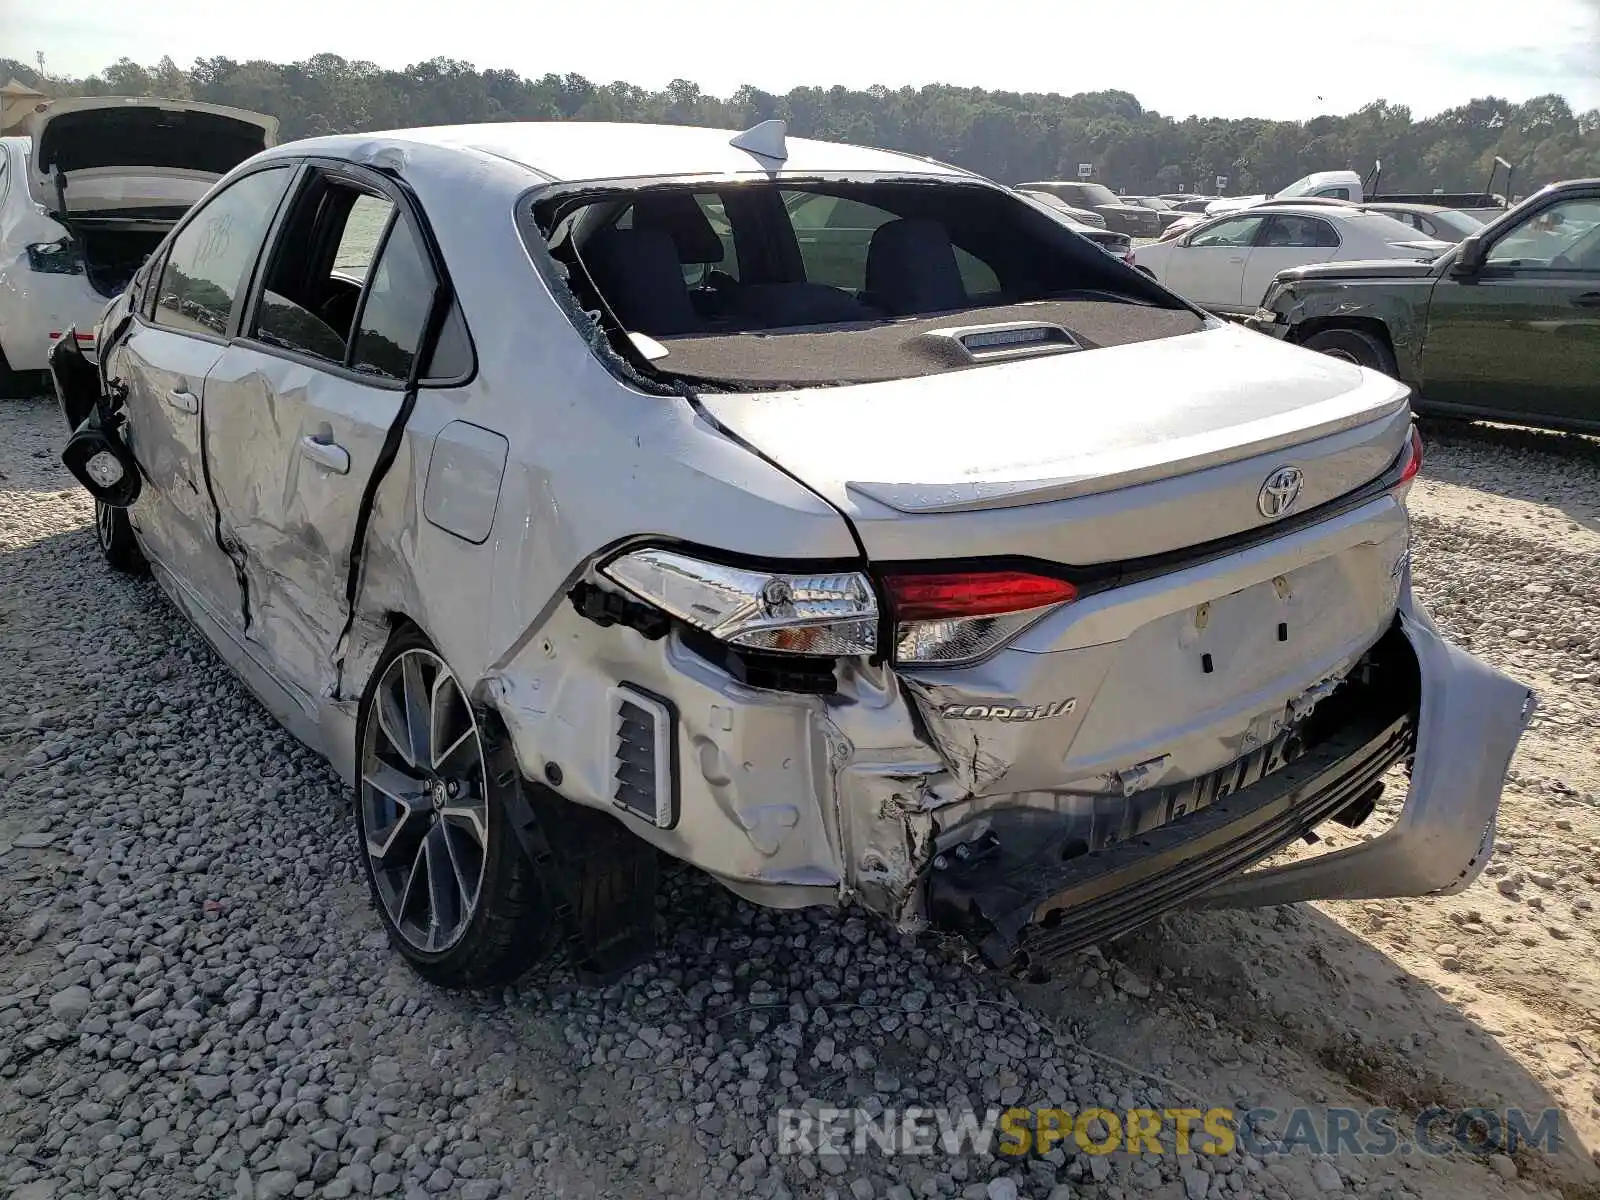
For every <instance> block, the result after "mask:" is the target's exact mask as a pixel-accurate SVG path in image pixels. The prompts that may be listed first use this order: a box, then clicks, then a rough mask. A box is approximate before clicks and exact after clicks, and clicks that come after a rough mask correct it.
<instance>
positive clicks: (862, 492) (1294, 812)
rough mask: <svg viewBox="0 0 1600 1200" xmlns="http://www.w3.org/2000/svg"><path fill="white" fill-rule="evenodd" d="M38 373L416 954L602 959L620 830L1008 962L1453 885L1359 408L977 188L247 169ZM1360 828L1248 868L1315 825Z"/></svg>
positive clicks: (1450, 712) (417, 164) (1489, 806)
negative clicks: (322, 782) (1144, 927)
mask: <svg viewBox="0 0 1600 1200" xmlns="http://www.w3.org/2000/svg"><path fill="white" fill-rule="evenodd" d="M99 336H100V346H101V354H100V362H99V364H98V365H93V364H90V363H89V362H88V361H86V360H85V359H84V357H83V356H82V355H81V353H79V351H78V349H77V346H76V343H75V342H73V341H72V340H70V339H64V340H63V341H62V342H61V343H60V344H59V345H58V347H57V349H56V350H55V351H54V352H53V353H52V367H53V370H54V373H55V378H56V385H57V389H58V397H59V399H60V402H61V405H62V409H63V413H64V415H65V416H66V418H67V420H68V422H69V424H70V425H71V427H72V428H73V429H74V430H75V432H74V433H73V435H72V437H71V439H70V440H69V442H68V443H67V445H66V448H65V450H64V452H63V457H64V459H65V461H66V462H67V464H68V465H69V466H70V467H71V468H72V470H73V472H74V474H75V475H76V476H77V477H78V478H79V480H80V481H81V482H82V483H83V484H84V486H85V487H86V488H88V489H89V490H90V491H91V492H92V493H93V494H94V495H95V497H96V500H97V511H98V515H99V519H98V521H97V523H96V528H97V531H98V534H99V537H100V541H101V545H102V547H103V549H104V552H105V555H106V557H107V559H109V560H110V562H111V564H112V565H113V566H115V567H118V568H122V569H127V570H140V569H144V568H146V567H148V569H150V570H152V571H153V572H154V574H155V577H156V579H157V580H158V581H159V583H160V585H161V587H162V588H163V589H164V590H165V591H166V593H167V594H168V595H169V596H170V597H171V598H172V600H173V601H174V602H175V603H176V605H177V606H178V607H179V608H180V609H181V610H182V611H183V612H184V613H185V614H187V616H188V617H189V619H190V620H192V621H193V622H194V624H195V625H196V626H197V627H198V628H199V629H200V630H201V631H202V632H203V633H204V635H205V636H206V637H207V638H208V639H209V640H210V641H211V642H212V643H213V644H214V645H215V646H216V648H217V650H218V652H219V653H220V654H221V655H222V656H223V657H224V658H225V659H226V660H227V661H228V662H229V663H230V664H231V665H232V666H233V668H234V669H235V670H236V671H238V673H239V674H240V675H241V676H242V677H243V678H244V680H245V681H246V683H247V684H248V685H249V686H250V687H251V688H252V689H253V690H254V692H255V693H256V695H257V696H258V697H259V698H260V699H261V701H262V703H263V704H265V705H266V706H267V707H268V708H269V709H270V710H271V711H272V712H273V713H274V714H276V715H277V717H278V718H279V719H280V720H281V721H282V722H283V723H284V724H285V725H286V726H287V727H288V728H289V729H290V730H291V731H293V732H294V733H295V734H296V735H298V736H299V737H300V738H302V739H303V740H304V741H306V742H307V743H309V744H310V745H311V746H313V747H315V748H316V749H318V750H319V751H321V752H322V753H323V754H325V755H326V756H327V757H328V758H329V759H330V760H331V761H332V762H333V764H334V765H335V766H336V767H337V769H338V770H339V771H340V772H341V773H342V774H343V775H344V776H345V777H346V778H347V779H348V780H349V781H350V782H351V784H352V785H353V788H354V795H355V801H354V806H353V807H354V815H353V824H354V827H355V830H356V834H357V836H356V839H355V843H354V844H355V848H356V853H357V854H358V855H359V857H360V860H361V862H362V863H363V864H364V867H365V870H366V873H367V876H368V878H369V880H370V882H371V887H372V892H373V896H374V898H375V902H376V907H377V910H378V912H379V914H380V915H381V919H382V921H383V922H384V925H385V926H386V928H387V930H388V932H389V935H390V937H391V939H392V941H393V943H394V945H395V946H396V947H397V949H398V950H399V952H400V953H402V954H403V955H404V956H405V957H406V958H407V959H408V960H409V961H410V962H411V963H412V964H413V965H414V966H415V967H416V968H417V969H418V970H419V971H420V972H421V973H422V974H424V975H425V976H426V977H428V978H430V979H433V980H435V981H438V982H440V983H444V984H456V985H461V984H479V983H486V982H490V981H494V980H501V979H505V978H508V977H511V976H514V975H516V974H517V973H518V972H520V971H521V970H522V969H524V968H525V967H526V966H527V965H528V964H529V963H530V962H532V961H533V960H534V959H535V958H537V957H538V956H540V955H541V954H543V953H546V952H547V951H549V950H550V949H551V948H552V947H553V946H554V945H557V944H560V945H564V946H565V947H566V948H567V949H568V951H569V952H570V953H571V954H572V955H573V956H574V957H575V958H576V959H577V960H578V962H579V963H580V964H581V965H583V966H584V967H586V968H587V969H590V970H592V971H594V972H596V973H599V974H604V973H607V972H610V971H614V970H616V969H618V968H619V967H622V966H625V965H627V964H628V963H630V962H633V961H636V960H637V959H638V957H639V956H640V955H641V954H645V953H647V952H648V951H649V948H650V939H651V936H652V930H653V928H654V925H653V917H654V913H655V906H654V904H653V894H654V888H655V881H656V875H655V864H656V861H657V857H656V855H657V851H658V850H659V851H664V852H666V853H668V854H671V855H674V856H676V857H677V858H680V859H684V860H687V861H688V862H690V863H692V864H694V865H695V866H697V867H699V868H701V869H703V870H705V871H707V872H709V873H711V874H712V875H713V876H715V877H716V878H717V879H718V880H720V881H721V882H723V883H724V884H725V885H726V886H728V887H729V888H731V889H733V890H734V891H735V892H737V893H739V894H740V895H743V896H746V897H749V898H750V899H752V900H754V901H756V902H759V903H762V904H767V905H775V906H798V905H811V904H830V905H836V904H841V903H844V902H856V903H859V904H861V905H864V906H865V907H867V908H869V909H871V910H873V911H875V912H876V913H878V914H880V915H881V916H882V917H883V918H885V919H886V920H888V921H890V922H893V923H894V924H896V925H897V926H899V927H901V928H903V929H917V928H923V927H927V926H929V925H934V926H937V927H942V928H946V929H952V930H957V931H960V932H962V933H964V934H965V935H967V936H968V937H970V938H971V939H972V940H973V942H974V943H975V944H976V945H977V946H978V947H979V948H980V950H981V951H982V953H983V954H984V955H985V956H986V957H987V958H988V959H989V960H990V961H991V962H994V963H996V964H1004V965H1007V966H1010V967H1022V966H1028V967H1046V966H1048V964H1049V963H1050V962H1051V961H1053V960H1055V959H1056V958H1058V957H1059V956H1060V955H1062V954H1064V953H1066V952H1068V951H1070V950H1072V949H1074V948H1076V947H1080V946H1082V945H1084V944H1087V943H1089V942H1094V941H1099V940H1101V939H1103V938H1109V937H1114V936H1117V935H1118V934H1120V933H1123V932H1125V931H1127V930H1130V929H1132V928H1134V927H1136V926H1138V925H1140V924H1142V923H1144V922H1146V921H1148V920H1150V919H1151V918H1153V917H1155V916H1156V915H1158V914H1159V913H1161V912H1163V911H1165V910H1166V909H1168V908H1170V907H1172V906H1174V905H1177V904H1182V903H1190V902H1202V903H1208V904H1256V903H1282V902H1287V901H1294V900H1299V899H1305V898H1312V897H1355V896H1379V895H1414V894H1423V893H1433V892H1441V891H1449V890H1452V889H1457V888H1460V887H1464V886H1465V885H1466V884H1467V883H1468V882H1469V881H1470V880H1471V879H1473V878H1474V877H1475V876H1476V875H1477V873H1478V872H1479V871H1480V870H1482V868H1483V865H1484V863H1485V860H1486V859H1487V857H1488V855H1489V852H1490V848H1491V846H1492V844H1493V830H1494V819H1495V812H1496V809H1497V806H1498V803H1499V797H1500V791H1501V787H1502V784H1503V780H1504V776H1505V772H1506V768H1507V764H1508V762H1509V760H1510V757H1511V754H1512V751H1513V749H1514V748H1515V746H1516V744H1517V741H1518V738H1519V737H1520V735H1521V731H1522V729H1523V726H1524V723H1525V721H1526V719H1527V716H1528V714H1529V712H1530V711H1531V708H1532V704H1533V699H1532V696H1531V694H1530V693H1529V691H1528V689H1527V688H1525V687H1524V686H1522V685H1521V684H1519V683H1516V682H1514V681H1512V680H1510V679H1508V678H1506V677H1504V676H1502V675H1500V674H1498V673H1496V672H1495V671H1493V670H1491V669H1490V668H1488V667H1487V666H1484V665H1483V664H1481V663H1479V662H1477V661H1476V660H1475V659H1473V658H1472V657H1471V656H1469V655H1468V654H1466V653H1465V652H1463V651H1462V650H1460V649H1458V648H1456V647H1454V646H1452V645H1450V644H1449V643H1447V642H1445V641H1444V640H1443V639H1442V638H1441V636H1440V635H1439V633H1438V632H1437V630H1435V628H1434V627H1433V625H1432V624H1431V623H1430V622H1429V620H1428V618H1427V616H1426V615H1425V614H1424V612H1423V611H1422V610H1421V609H1420V608H1419V607H1418V606H1417V604H1416V602H1415V601H1414V599H1413V598H1412V595H1411V586H1410V570H1409V545H1410V529H1409V524H1408V521H1407V516H1406V508H1405V497H1406V493H1407V490H1408V488H1409V485H1410V481H1411V479H1412V477H1413V476H1414V475H1415V473H1416V471H1417V468H1418V466H1419V465H1420V463H1421V445H1420V442H1419V441H1418V439H1417V437H1416V435H1415V432H1414V431H1413V427H1412V421H1411V413H1410V409H1409V405H1408V398H1407V394H1406V391H1405V389H1404V388H1403V387H1402V386H1401V385H1400V384H1398V383H1396V382H1394V381H1393V380H1391V379H1388V378H1386V377H1384V376H1382V375H1378V374H1375V373H1372V372H1370V371H1366V370H1363V369H1362V368H1360V367H1357V366H1354V365H1352V364H1350V363H1345V362H1339V361H1336V360H1334V359H1331V358H1328V357H1326V356H1324V355H1321V354H1316V353H1313V352H1311V351H1307V350H1303V349H1300V348H1298V347H1294V346H1290V345H1285V344H1282V343H1280V342H1277V341H1274V340H1273V339H1270V338H1264V337H1261V336H1259V335H1258V334H1255V333H1251V332H1248V331H1246V330H1243V329H1239V328H1235V327H1231V326H1228V325H1225V324H1223V323H1222V322H1220V321H1218V320H1217V319H1215V318H1212V317H1209V316H1207V315H1205V314H1204V313H1202V312H1200V311H1198V310H1197V309H1195V308H1193V307H1191V306H1190V305H1189V304H1188V303H1187V302H1185V301H1184V300H1181V299H1179V298H1178V297H1177V296H1175V295H1173V294H1172V293H1171V292H1169V291H1167V290H1165V289H1163V288H1162V287H1161V286H1159V285H1158V284H1157V283H1156V282H1155V281H1153V280H1151V279H1149V278H1148V277H1147V276H1145V275H1143V274H1141V273H1139V272H1137V271H1135V270H1133V269H1132V268H1130V267H1128V266H1127V265H1125V264H1123V263H1121V262H1119V261H1117V260H1116V259H1115V258H1113V257H1111V256H1110V255H1107V254H1105V253H1103V252H1102V251H1101V250H1100V249H1098V248H1097V247H1096V246H1095V245H1094V244H1093V243H1091V242H1088V241H1086V240H1084V239H1083V238H1082V237H1080V236H1078V235H1077V234H1076V233H1074V232H1072V231H1071V230H1069V229H1067V228H1066V227H1065V226H1064V225H1063V224H1062V223H1061V222H1060V221H1058V220H1056V219H1054V218H1053V217H1052V216H1050V215H1048V214H1047V213H1046V212H1044V211H1042V210H1040V209H1039V208H1038V207H1037V206H1035V205H1033V204H1031V203H1029V202H1028V201H1026V200H1024V199H1022V198H1020V197H1018V196H1016V195H1015V194H1013V193H1011V192H1009V191H1008V190H1006V189H1004V188H1002V187H999V186H998V185H996V184H992V183H990V182H988V181H987V180H984V179H981V178H978V177H976V176H973V175H970V174H968V173H966V172H963V171H961V170H958V169H956V168H953V167H949V166H945V165H942V164H939V163H934V162H930V161H927V160H924V159H920V158H914V157H910V156H906V155H901V154H891V153H886V152H882V151H877V150H867V149H860V148H855V147H850V146H838V145H829V144H825V143H820V142H811V141H802V140H798V139H790V138H788V137H787V136H786V134H785V131H784V129H783V126H782V125H781V124H780V123H777V122H772V123H767V124H763V125H760V126H757V127H756V128H754V129H752V130H748V131H745V132H743V133H734V132H732V131H716V130H709V129H682V128H664V127H649V126H638V125H628V126H622V125H617V126H610V125H586V124H576V123H570V124H495V125H481V126H468V127H458V128H446V129H417V130H404V131H398V132H388V133H372V134H360V135H350V136H340V137H331V138H319V139H315V140H311V141H303V142H297V143H294V144H291V145H287V146H281V147H278V148H276V149H273V150H270V151H267V152H266V153H263V154H260V155H257V156H256V157H254V158H252V159H251V160H250V161H249V162H247V163H245V164H244V165H242V166H241V167H239V168H238V169H237V170H235V171H233V172H232V173H230V174H229V175H228V176H227V177H226V178H225V179H223V180H222V181H221V182H220V183H219V184H218V185H217V186H216V187H215V188H214V189H213V190H212V191H211V193H210V194H209V195H208V196H207V197H206V198H205V199H204V200H203V201H202V202H201V203H200V204H199V205H198V206H197V207H196V208H195V209H194V210H193V211H192V212H191V213H190V214H189V215H188V216H187V217H186V218H185V219H184V220H183V221H182V223H181V224H180V225H179V226H178V228H177V229H176V230H175V231H173V233H172V234H171V235H169V236H168V237H167V238H166V240H165V241H164V242H163V244H162V246H161V248H160V249H159V250H158V251H157V252H156V254H155V255H154V256H153V257H152V258H151V259H150V261H149V262H148V263H147V264H146V265H145V267H143V268H142V269H141V270H140V272H139V274H138V276H137V277H136V278H135V280H134V283H133V285H132V286H131V287H130V288H129V290H128V291H127V293H126V294H125V295H124V296H123V297H122V298H121V299H120V300H119V301H118V302H117V303H116V304H115V305H114V306H113V307H112V308H111V309H110V310H109V311H108V313H107V314H106V316H105V318H104V320H103V322H102V324H101V328H100V331H99ZM1401 763H1408V764H1410V765H1411V772H1410V778H1409V783H1408V784H1403V786H1406V787H1408V792H1407V796H1406V800H1405V804H1404V807H1403V810H1402V811H1401V813H1400V815H1399V817H1398V819H1397V820H1394V821H1393V822H1392V823H1390V824H1388V825H1387V827H1384V828H1380V829H1379V830H1377V831H1376V832H1375V834H1374V836H1373V837H1371V838H1370V839H1369V840H1366V841H1363V842H1362V843H1361V844H1359V845H1358V846H1355V847H1353V848H1350V849H1345V850H1342V851H1339V852H1337V853H1332V854H1324V855H1321V856H1318V857H1310V858H1306V859H1302V860H1299V861H1296V862H1294V863H1291V864H1287V865H1277V866H1266V867H1260V868H1258V869H1253V868H1256V865H1257V864H1258V863H1260V862H1261V860H1263V859H1264V858H1266V857H1267V856H1269V855H1271V854H1272V853H1273V852H1274V851H1276V850H1278V849H1280V848H1282V847H1284V846H1286V845H1288V844H1289V843H1291V842H1294V841H1296V840H1298V839H1300V838H1301V837H1303V836H1305V835H1307V834H1309V833H1310V832H1311V831H1312V830H1313V829H1314V828H1315V827H1316V826H1318V825H1320V824H1322V823H1323V822H1325V821H1328V820H1335V821H1340V822H1343V823H1345V824H1347V825H1356V824H1361V823H1363V822H1366V821H1367V820H1368V818H1369V816H1370V815H1371V814H1372V813H1373V811H1374V807H1375V804H1376V802H1377V799H1378V796H1379V794H1380V793H1381V792H1382V790H1383V788H1384V786H1385V784H1386V782H1392V777H1390V776H1389V775H1388V772H1389V771H1390V768H1391V767H1394V766H1396V765H1397V764H1401Z"/></svg>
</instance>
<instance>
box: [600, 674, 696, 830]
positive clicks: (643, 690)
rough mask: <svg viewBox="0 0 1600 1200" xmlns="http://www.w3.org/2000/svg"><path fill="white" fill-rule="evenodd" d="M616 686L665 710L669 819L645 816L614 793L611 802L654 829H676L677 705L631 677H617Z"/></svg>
mask: <svg viewBox="0 0 1600 1200" xmlns="http://www.w3.org/2000/svg"><path fill="white" fill-rule="evenodd" d="M617 686H618V687H621V688H626V689H627V690H628V691H630V692H633V693H635V694H637V695H639V696H643V697H644V698H645V699H646V700H653V701H654V702H655V703H657V704H659V705H661V707H662V708H664V709H665V710H666V712H667V762H666V771H667V782H668V784H669V789H670V792H671V808H672V811H671V814H670V815H671V819H670V820H669V821H668V822H667V824H665V825H663V824H661V823H660V822H659V821H657V820H655V819H654V818H653V817H645V816H644V815H643V814H641V813H640V812H638V811H637V810H636V809H633V808H630V807H629V806H628V805H626V804H623V803H622V802H621V801H620V800H618V799H617V798H616V796H615V795H613V796H612V797H611V803H612V805H613V806H615V807H616V808H617V809H619V810H620V811H622V812H625V813H627V814H628V815H629V816H632V817H634V818H636V819H638V820H642V821H648V822H649V824H650V826H651V827H652V828H654V829H676V828H677V827H678V816H679V814H680V812H681V809H682V793H683V787H682V777H681V771H680V768H679V764H678V758H679V756H678V706H677V705H676V704H674V703H673V702H672V701H671V700H669V699H668V698H667V697H665V696H663V695H661V694H659V693H658V692H652V691H651V690H650V689H649V688H647V687H641V686H640V685H639V684H637V683H634V682H633V681H632V680H631V679H619V680H618V681H617ZM657 770H660V765H659V764H658V765H657Z"/></svg>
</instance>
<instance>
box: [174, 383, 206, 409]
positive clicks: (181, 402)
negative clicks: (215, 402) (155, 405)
mask: <svg viewBox="0 0 1600 1200" xmlns="http://www.w3.org/2000/svg"><path fill="white" fill-rule="evenodd" d="M167 403H168V404H170V405H172V407H173V408H175V409H177V410H178V411H179V412H185V413H197V412H199V411H200V397H199V396H196V395H195V394H194V393H193V392H191V391H190V390H189V389H188V388H186V387H175V388H173V389H172V390H171V391H170V392H168V393H167Z"/></svg>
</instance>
